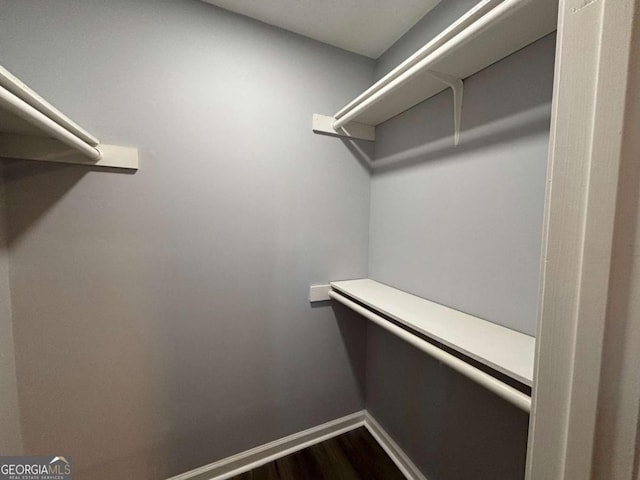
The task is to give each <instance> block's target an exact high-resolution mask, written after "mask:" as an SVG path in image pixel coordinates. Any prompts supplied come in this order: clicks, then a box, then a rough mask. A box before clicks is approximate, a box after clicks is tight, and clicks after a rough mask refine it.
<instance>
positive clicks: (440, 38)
mask: <svg viewBox="0 0 640 480" xmlns="http://www.w3.org/2000/svg"><path fill="white" fill-rule="evenodd" d="M501 1H502V0H482V1H481V2H479V3H478V4H477V5H475V6H474V7H473V8H472V9H471V10H469V11H468V12H467V13H465V14H464V15H462V16H461V17H460V18H459V19H458V20H456V21H455V22H453V23H452V24H451V25H450V26H448V27H447V28H446V29H444V30H443V31H442V33H440V34H438V35H437V36H436V37H435V38H434V39H433V40H431V41H430V42H429V43H427V44H426V45H425V46H424V47H422V48H421V49H420V50H418V51H417V52H416V53H414V54H413V55H411V56H410V57H409V58H407V59H406V60H405V61H404V62H402V63H401V64H400V65H398V66H397V67H396V68H394V69H393V70H391V71H390V72H389V73H387V74H386V75H385V76H384V77H382V78H381V79H380V80H378V81H377V82H376V83H375V84H373V85H372V86H371V87H369V88H368V89H367V90H365V91H364V92H363V93H361V94H360V95H358V97H356V98H355V99H354V100H352V101H351V102H349V104H347V105H345V106H344V107H343V108H342V109H340V111H339V112H338V113H336V114H335V115H334V116H333V118H334V119H336V120H337V119H339V118H341V117H343V116H344V115H345V114H346V113H348V112H349V111H350V110H351V109H352V108H354V107H355V106H357V105H358V104H359V103H361V102H362V101H364V100H365V99H367V98H368V97H370V96H371V95H373V94H375V93H376V92H378V91H379V90H380V89H381V88H382V87H384V86H386V85H388V84H389V83H391V82H392V81H394V80H395V79H396V78H398V77H399V76H400V75H402V74H403V73H404V72H406V71H407V70H409V69H410V68H411V67H413V66H414V65H416V64H417V63H418V62H420V60H422V59H424V58H425V57H427V56H428V55H430V54H431V53H433V52H434V51H435V50H436V49H437V48H439V47H441V46H442V45H444V44H445V43H446V42H447V41H448V40H450V39H451V38H453V37H454V36H455V35H456V34H457V33H459V32H460V31H462V30H463V29H464V28H467V27H468V26H469V25H470V24H471V23H473V22H475V21H476V20H478V19H479V18H481V17H482V16H483V15H484V14H486V13H487V12H488V11H490V10H491V9H492V8H495V6H496V5H497V4H499V3H500V2H501Z"/></svg>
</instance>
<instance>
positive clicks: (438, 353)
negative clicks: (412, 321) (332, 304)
mask: <svg viewBox="0 0 640 480" xmlns="http://www.w3.org/2000/svg"><path fill="white" fill-rule="evenodd" d="M329 297H331V298H332V299H333V300H336V301H338V302H340V303H342V304H343V305H345V306H347V307H349V308H350V309H352V310H353V311H355V312H357V313H359V314H360V315H362V316H364V317H366V318H367V319H369V320H371V321H372V322H374V323H375V324H377V325H379V326H381V327H382V328H384V329H385V330H387V331H389V332H391V333H393V334H394V335H396V336H397V337H400V338H401V339H402V340H404V341H405V342H407V343H410V344H411V345H413V346H414V347H416V348H418V349H419V350H422V351H423V352H424V353H427V354H428V355H430V356H432V357H433V358H435V359H436V360H439V361H440V362H442V363H444V364H445V365H447V366H448V367H449V368H452V369H453V370H455V371H456V372H458V373H460V374H462V375H464V376H465V377H467V378H469V379H470V380H473V381H474V382H476V383H478V384H479V385H482V386H483V387H484V388H486V389H487V390H489V391H491V392H493V393H495V394H496V395H498V396H499V397H501V398H503V399H504V400H506V401H507V402H509V403H511V404H513V405H515V406H516V407H518V408H519V409H521V410H523V411H525V412H527V413H529V412H531V397H529V396H528V395H526V394H524V393H522V392H520V391H519V390H516V389H515V388H513V387H512V386H510V385H507V384H506V383H504V382H501V381H500V380H498V379H497V378H495V377H492V376H491V375H489V374H488V373H486V372H483V371H482V370H480V369H479V368H476V367H474V366H472V365H470V364H469V363H467V362H465V361H464V360H461V359H459V358H458V357H455V356H453V355H451V354H450V353H448V352H445V351H444V350H442V349H440V348H438V347H436V346H434V345H432V344H431V343H429V342H427V341H426V340H423V339H421V338H420V337H418V336H417V335H414V334H412V333H410V332H408V331H406V330H405V329H403V328H401V327H398V326H397V325H395V324H394V323H392V322H390V321H389V320H386V319H384V318H383V317H381V316H380V315H377V314H375V313H373V312H372V311H370V310H367V309H366V308H364V307H362V306H360V305H358V304H357V303H356V302H353V301H352V300H349V299H348V298H346V297H344V296H343V295H341V294H339V293H336V292H335V291H333V290H332V291H330V292H329Z"/></svg>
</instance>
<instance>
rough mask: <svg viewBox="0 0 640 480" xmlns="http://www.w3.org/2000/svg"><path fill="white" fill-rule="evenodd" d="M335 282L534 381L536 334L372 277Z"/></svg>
mask: <svg viewBox="0 0 640 480" xmlns="http://www.w3.org/2000/svg"><path fill="white" fill-rule="evenodd" d="M331 288H332V289H334V290H335V291H337V292H339V293H341V294H344V295H346V296H347V297H348V298H351V299H353V300H355V301H357V302H359V303H360V304H363V305H365V306H367V307H368V308H369V309H371V310H373V311H375V312H379V313H380V314H382V315H384V316H386V317H388V318H391V319H393V320H395V321H397V322H399V323H401V324H402V325H404V326H405V327H408V329H409V330H412V331H415V332H418V333H420V334H422V335H425V336H427V337H429V338H431V339H433V340H435V341H437V342H440V343H442V344H443V345H446V346H447V347H449V348H451V349H453V350H455V351H457V352H460V353H462V354H464V355H466V356H468V357H470V358H472V359H473V360H476V361H478V362H480V363H482V364H484V365H487V366H488V367H490V368H492V369H494V370H496V371H498V372H500V373H502V374H504V375H507V376H509V377H511V378H513V379H515V380H517V381H519V382H521V383H523V384H525V385H528V386H531V385H532V382H533V362H534V355H535V338H534V337H531V336H529V335H525V334H524V333H520V332H517V331H515V330H511V329H509V328H506V327H503V326H501V325H497V324H495V323H491V322H488V321H486V320H483V319H481V318H478V317H474V316H473V315H469V314H466V313H463V312H460V311H458V310H454V309H452V308H449V307H445V306H444V305H440V304H437V303H434V302H431V301H429V300H425V299H423V298H420V297H417V296H415V295H411V294H409V293H406V292H403V291H401V290H398V289H395V288H392V287H389V286H387V285H384V284H382V283H378V282H376V281H374V280H370V279H360V280H346V281H340V282H331Z"/></svg>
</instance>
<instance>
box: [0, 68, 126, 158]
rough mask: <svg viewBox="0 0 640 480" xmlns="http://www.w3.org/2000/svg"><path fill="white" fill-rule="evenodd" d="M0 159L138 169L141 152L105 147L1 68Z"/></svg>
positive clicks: (117, 147)
mask: <svg viewBox="0 0 640 480" xmlns="http://www.w3.org/2000/svg"><path fill="white" fill-rule="evenodd" d="M0 157H2V158H15V159H22V160H39V161H46V162H60V163H76V164H82V165H90V166H95V167H107V168H122V169H127V170H137V169H138V150H137V149H136V148H131V147H121V146H116V145H105V144H102V143H100V141H99V140H98V139H97V138H96V137H94V136H93V135H91V134H90V133H89V132H87V131H86V130H84V129H83V128H82V127H80V126H79V125H77V124H76V123H74V122H73V121H72V120H70V119H69V118H68V117H66V116H65V115H64V114H63V113H61V112H60V111H58V110H57V109H56V108H55V107H53V106H52V105H51V104H49V103H48V102H47V101H46V100H44V99H43V98H42V97H41V96H39V95H38V94H37V93H36V92H34V91H33V90H31V89H30V88H29V87H27V86H26V85H25V84H24V83H22V82H21V81H20V80H19V79H18V78H16V77H15V76H14V75H12V74H11V73H10V72H9V71H7V70H6V69H5V68H3V67H2V66H0Z"/></svg>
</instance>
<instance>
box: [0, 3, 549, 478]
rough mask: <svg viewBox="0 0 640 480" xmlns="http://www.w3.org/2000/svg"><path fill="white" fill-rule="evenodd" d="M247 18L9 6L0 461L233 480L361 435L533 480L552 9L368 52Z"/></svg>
mask: <svg viewBox="0 0 640 480" xmlns="http://www.w3.org/2000/svg"><path fill="white" fill-rule="evenodd" d="M250 3H252V2H236V3H235V4H234V3H233V2H227V1H224V0H221V1H217V0H211V1H209V0H206V1H201V0H161V1H157V0H141V1H136V2H130V1H127V0H115V1H109V2H100V1H98V0H91V1H86V0H65V1H50V2H38V1H35V0H21V1H15V0H0V45H2V49H1V50H2V51H0V64H2V67H0V157H2V159H3V160H2V177H1V179H2V182H1V184H0V213H2V222H1V223H2V228H0V300H1V301H0V304H1V305H0V315H1V319H2V324H1V325H0V337H2V338H1V339H0V347H1V348H2V352H3V353H4V354H3V355H2V358H3V363H2V365H1V367H2V370H3V371H2V372H0V378H2V381H3V389H2V390H3V392H2V394H1V398H0V407H2V412H3V413H2V416H1V417H0V420H1V421H2V428H1V430H2V433H1V434H0V437H2V438H0V454H2V455H41V454H49V453H52V454H54V453H55V454H58V455H68V456H70V457H72V458H73V467H74V475H75V476H74V478H78V479H94V480H95V479H107V478H136V479H169V478H171V479H174V480H187V479H199V480H203V479H217V480H223V479H227V478H235V476H238V475H248V473H247V472H250V471H251V470H252V469H253V468H256V467H260V466H264V465H266V464H268V462H270V461H273V460H275V459H277V458H282V457H284V456H286V455H287V454H290V453H293V452H296V451H302V449H303V448H306V447H308V446H310V445H315V444H318V443H319V442H321V441H322V440H326V439H329V438H333V437H337V436H338V435H341V434H345V433H346V432H349V431H352V430H354V429H357V428H359V427H362V426H364V427H366V428H367V430H368V431H369V432H370V433H371V435H372V436H373V437H374V438H375V441H376V442H377V443H378V444H379V445H380V446H381V447H382V449H383V450H384V452H386V455H388V456H389V457H390V458H391V460H392V461H393V462H394V464H395V465H396V466H397V468H398V469H399V470H400V472H401V473H402V475H404V476H405V477H407V478H409V479H416V480H424V479H429V480H459V479H462V478H473V479H500V480H502V479H504V480H512V479H513V480H515V479H522V478H524V475H525V473H524V472H525V465H526V457H527V435H528V431H529V430H528V429H529V414H530V411H531V394H532V389H535V374H534V367H535V354H536V339H535V337H536V321H537V318H538V315H539V312H538V309H539V304H540V299H539V292H540V281H541V277H540V272H541V258H542V245H543V223H544V218H545V217H544V215H545V211H544V209H545V187H546V178H547V177H546V175H547V159H548V148H549V132H550V119H551V115H552V94H553V82H554V61H555V52H556V42H555V31H556V28H557V22H558V2H557V0H480V1H478V0H461V1H459V0H439V1H433V2H423V4H422V5H419V4H418V3H417V2H410V3H412V4H415V5H414V8H417V11H420V12H421V14H420V15H419V16H417V17H416V18H414V19H413V20H412V21H411V22H410V23H411V24H410V25H409V26H408V27H407V28H405V29H404V30H403V31H400V32H398V33H397V34H396V36H395V38H394V41H392V42H389V43H388V45H387V46H386V49H385V50H384V53H382V54H380V55H378V56H371V55H369V56H367V55H363V54H360V53H354V51H353V50H352V51H348V49H347V48H346V47H344V46H342V47H341V45H338V46H336V44H332V45H329V44H327V43H322V42H320V41H317V40H315V39H312V38H309V37H308V36H305V33H304V32H300V31H296V30H295V29H289V30H292V31H289V30H287V29H283V28H280V27H281V25H279V24H278V23H277V22H275V23H274V22H271V21H269V20H268V19H267V17H261V16H260V14H264V13H260V12H261V10H260V9H262V8H263V7H264V8H266V9H267V10H268V7H265V6H262V7H257V6H256V7H250V6H247V4H250ZM289 3H291V2H288V1H285V0H282V1H279V2H274V4H278V5H280V6H279V7H278V8H281V9H282V15H284V16H286V14H287V10H286V4H289ZM293 3H294V4H295V3H299V2H293ZM303 3H304V2H303ZM320 3H323V2H320ZM326 3H327V5H326V6H325V7H324V8H339V7H338V6H333V7H332V6H331V4H332V2H326ZM354 3H356V4H357V6H356V7H355V8H361V9H362V8H367V7H365V6H364V4H366V3H367V2H365V1H358V2H354ZM371 3H375V2H371ZM416 5H417V6H416ZM243 8H249V9H250V8H256V9H257V10H256V12H257V13H255V15H252V14H251V13H247V12H249V10H247V11H244V10H243ZM290 8H291V11H290V15H291V19H294V18H295V15H296V11H295V8H302V7H301V6H300V5H296V6H295V8H294V6H290ZM370 8H372V9H373V8H375V7H374V6H370ZM397 8H402V7H401V5H398V6H397ZM407 8H409V7H407ZM420 9H422V10H420ZM424 10H426V11H424ZM265 11H266V10H265ZM264 15H266V14H264ZM252 16H253V17H254V18H251V17H252ZM387 18H388V17H387ZM283 21H284V20H283ZM292 21H293V20H292ZM379 21H380V22H384V19H380V20H379ZM270 23H272V25H270ZM307 23H308V19H307ZM312 23H313V22H312ZM318 23H321V22H320V20H318ZM273 25H275V26H273ZM365 27H367V26H362V28H363V29H364V28H365ZM374 27H375V26H374ZM304 28H310V27H304ZM360 28H361V26H355V25H354V26H353V29H354V31H355V30H357V32H358V34H360V33H361V31H360V30H359V29H360ZM369 30H372V28H371V26H369ZM373 30H375V28H373ZM381 34H382V32H381ZM362 35H364V33H362ZM343 36H344V37H345V38H346V37H348V35H343ZM337 41H338V40H336V42H337ZM36 92H37V93H36ZM54 105H55V106H54ZM58 108H59V109H60V110H58ZM62 112H64V113H62ZM331 112H336V113H334V114H331ZM76 121H77V122H78V123H76ZM310 122H311V125H310ZM80 124H81V125H85V126H86V127H87V129H89V130H91V131H92V132H95V135H94V134H92V133H89V132H88V131H87V130H85V129H84V128H83V127H80V126H79V125H80ZM310 126H311V128H309V127H310ZM98 137H99V138H103V139H105V142H106V143H103V141H101V140H98ZM309 289H310V290H309ZM5 386H6V387H5ZM354 455H355V454H354ZM283 468H284V467H283ZM310 475H311V476H309V478H314V477H313V476H312V474H310ZM238 478H240V477H238ZM242 478H245V477H242ZM246 478H249V477H246ZM283 478H284V477H283ZM345 478H346V477H345ZM349 478H351V477H349Z"/></svg>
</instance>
